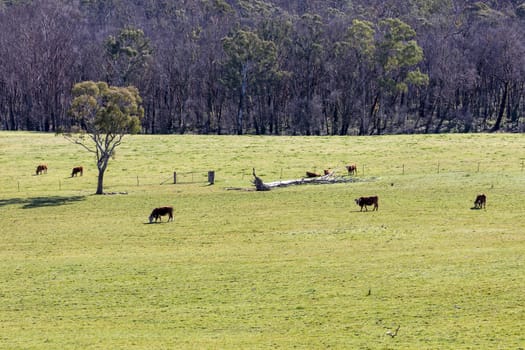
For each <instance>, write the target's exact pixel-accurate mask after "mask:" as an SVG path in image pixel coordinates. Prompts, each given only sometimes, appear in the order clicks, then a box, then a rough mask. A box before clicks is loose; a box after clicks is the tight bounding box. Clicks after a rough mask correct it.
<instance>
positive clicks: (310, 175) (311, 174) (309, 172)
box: [306, 171, 321, 177]
mask: <svg viewBox="0 0 525 350" xmlns="http://www.w3.org/2000/svg"><path fill="white" fill-rule="evenodd" d="M319 176H321V175H319V174H316V173H313V172H311V171H307V172H306V177H319Z"/></svg>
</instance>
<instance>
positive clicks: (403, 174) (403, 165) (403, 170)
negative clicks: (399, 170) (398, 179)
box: [403, 164, 405, 175]
mask: <svg viewBox="0 0 525 350" xmlns="http://www.w3.org/2000/svg"><path fill="white" fill-rule="evenodd" d="M403 175H405V164H403Z"/></svg>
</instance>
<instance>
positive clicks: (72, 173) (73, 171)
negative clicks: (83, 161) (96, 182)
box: [71, 166, 84, 177]
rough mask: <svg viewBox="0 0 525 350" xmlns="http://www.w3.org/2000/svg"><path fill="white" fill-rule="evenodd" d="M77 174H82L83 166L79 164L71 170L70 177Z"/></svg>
mask: <svg viewBox="0 0 525 350" xmlns="http://www.w3.org/2000/svg"><path fill="white" fill-rule="evenodd" d="M78 174H80V176H82V175H84V168H82V167H81V166H76V167H74V168H73V170H72V171H71V177H73V176H77V175H78Z"/></svg>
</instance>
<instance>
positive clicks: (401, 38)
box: [0, 0, 525, 135]
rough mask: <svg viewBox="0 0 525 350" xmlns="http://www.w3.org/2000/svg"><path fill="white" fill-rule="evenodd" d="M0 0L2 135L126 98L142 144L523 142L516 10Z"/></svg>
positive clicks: (56, 126)
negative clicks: (145, 140) (131, 95)
mask: <svg viewBox="0 0 525 350" xmlns="http://www.w3.org/2000/svg"><path fill="white" fill-rule="evenodd" d="M522 1H524V0H521V1H512V0H506V1H488V0H487V1H483V2H481V1H465V0H463V1H459V0H385V1H383V0H330V1H329V0H286V1H285V0H192V1H188V0H76V1H66V0H38V1H36V0H35V1H31V0H18V1H17V0H0V29H1V30H0V130H34V131H49V132H56V131H61V130H66V129H68V128H69V127H70V126H71V116H70V114H69V109H70V103H71V99H72V97H71V90H72V87H73V85H74V84H75V83H78V82H81V81H86V80H92V81H105V82H107V83H109V84H111V85H113V86H130V85H133V86H135V87H137V88H138V89H139V91H140V95H141V97H142V99H143V106H144V109H145V116H144V119H143V125H142V130H143V132H144V133H152V134H155V133H199V134H210V133H214V134H272V135H377V134H392V133H440V132H482V131H483V132H485V131H490V132H495V131H507V132H523V131H525V101H524V98H525V96H524V93H525V3H522Z"/></svg>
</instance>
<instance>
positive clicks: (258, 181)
mask: <svg viewBox="0 0 525 350" xmlns="http://www.w3.org/2000/svg"><path fill="white" fill-rule="evenodd" d="M253 178H254V179H253V181H252V183H253V184H254V185H255V189H256V190H257V191H269V190H270V187H268V186H267V185H266V184H265V183H264V182H263V180H262V179H261V178H260V177H258V176H257V175H255V168H253Z"/></svg>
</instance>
